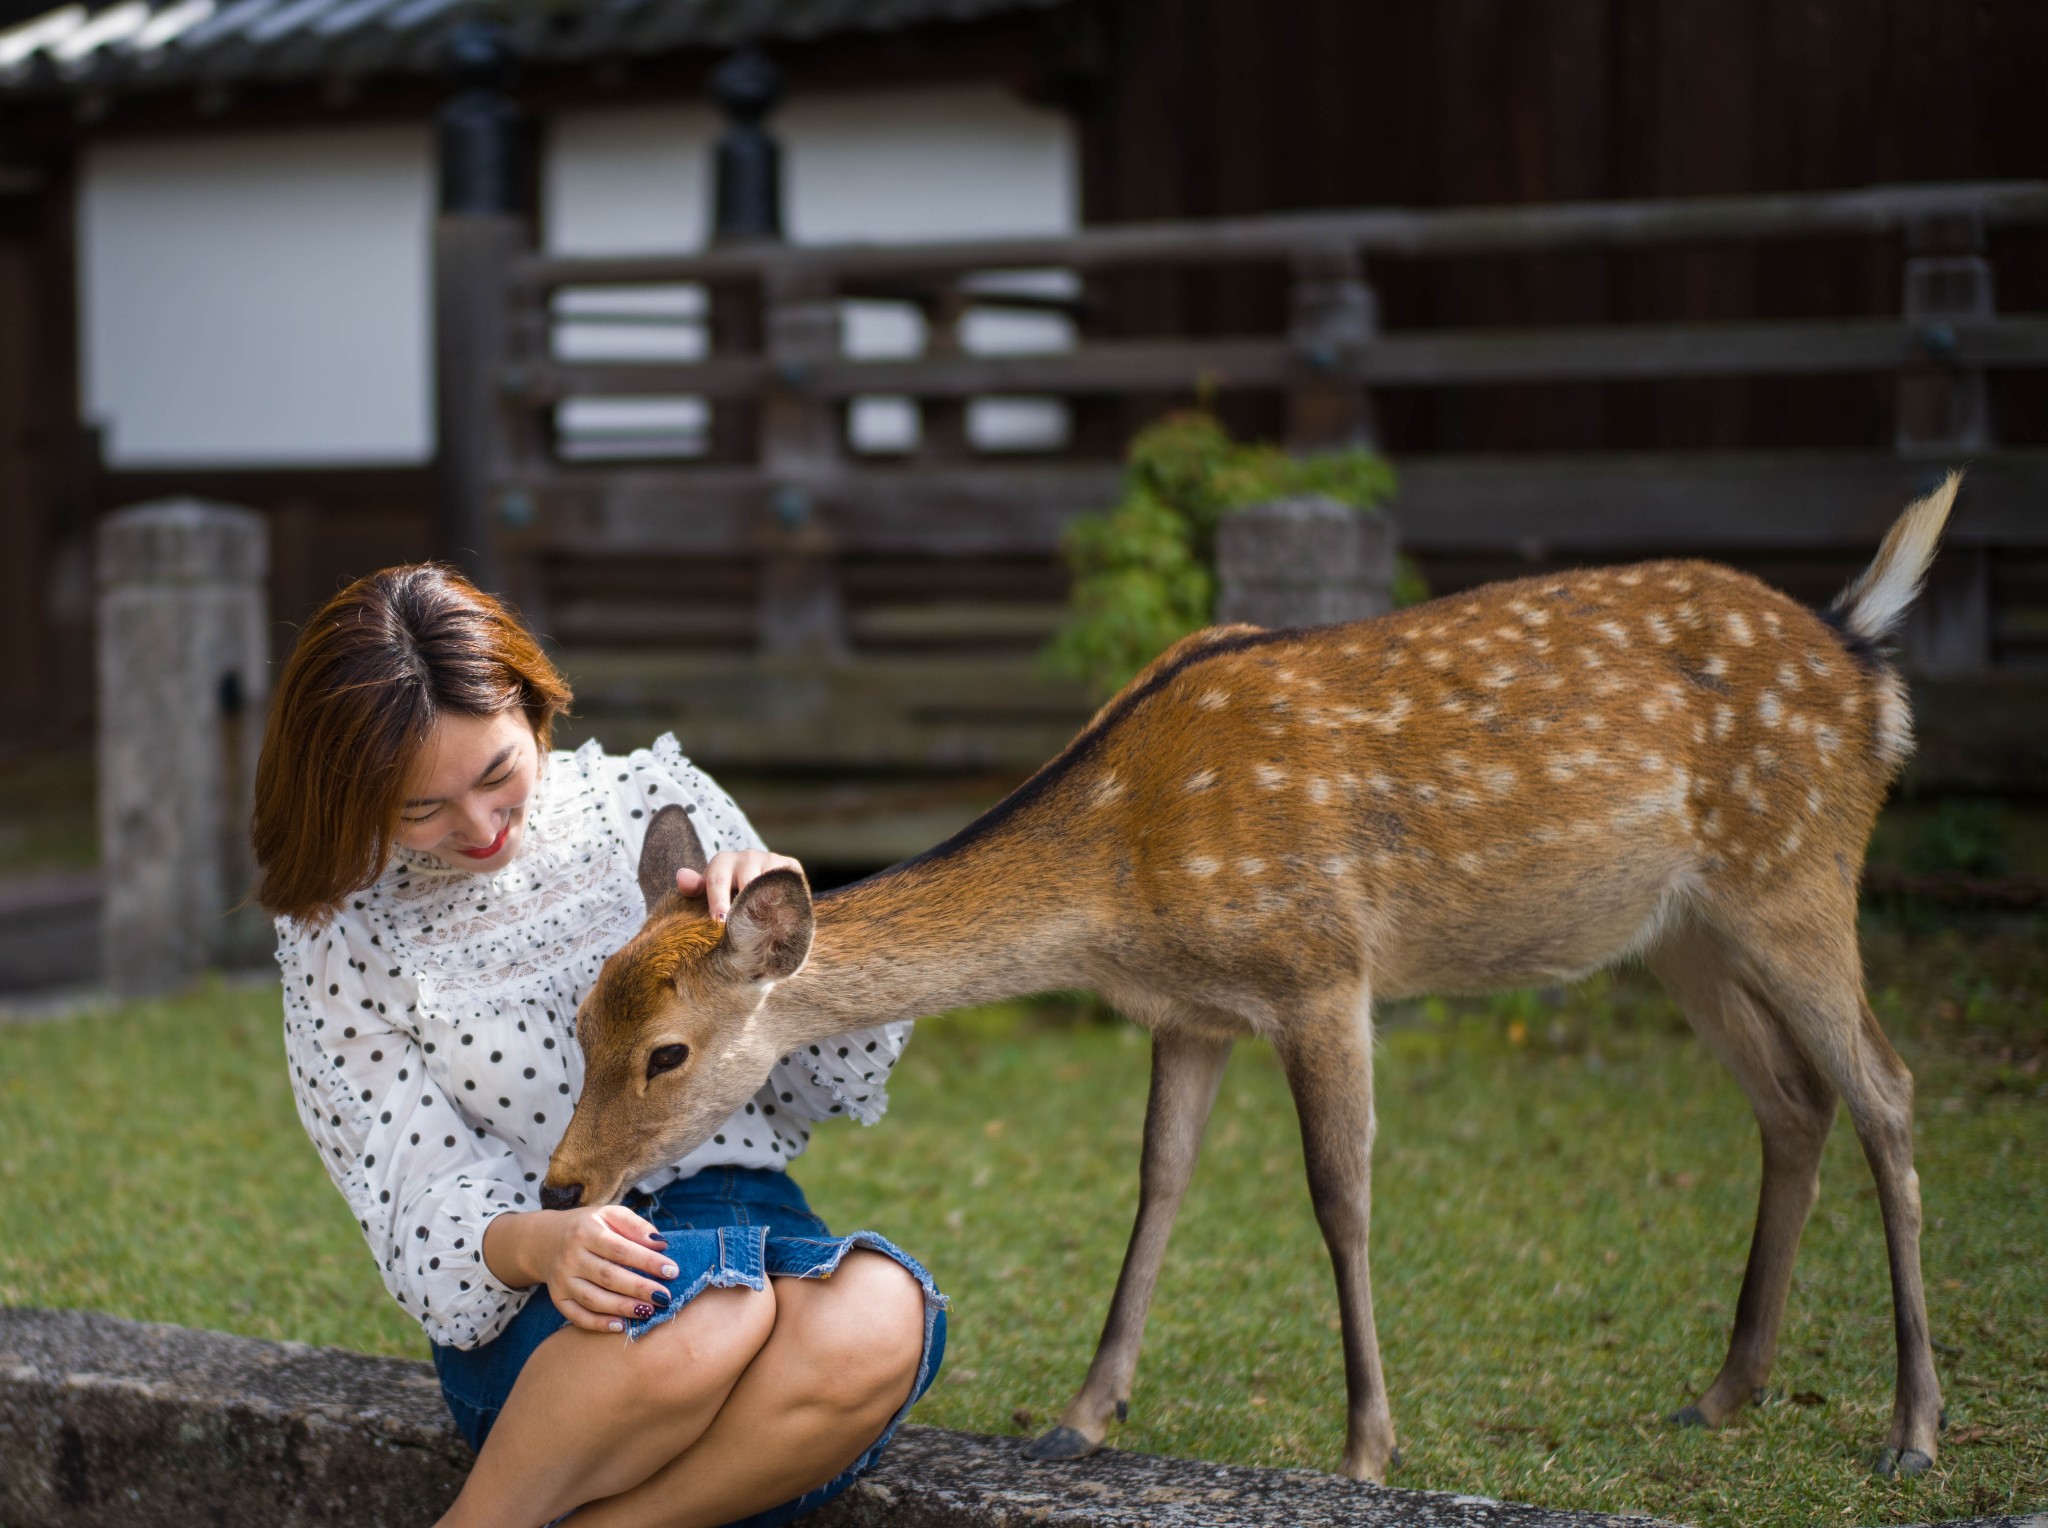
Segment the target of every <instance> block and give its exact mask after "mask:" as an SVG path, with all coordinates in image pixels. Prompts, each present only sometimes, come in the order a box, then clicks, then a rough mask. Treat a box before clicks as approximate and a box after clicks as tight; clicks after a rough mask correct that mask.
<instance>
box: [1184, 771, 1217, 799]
mask: <svg viewBox="0 0 2048 1528" xmlns="http://www.w3.org/2000/svg"><path fill="white" fill-rule="evenodd" d="M1215 783H1216V771H1215V770H1213V769H1198V770H1196V771H1195V772H1194V773H1193V774H1191V775H1189V776H1188V779H1187V786H1186V789H1187V792H1188V794H1189V795H1191V796H1192V795H1193V794H1194V793H1195V792H1196V791H1205V790H1207V789H1208V788H1209V787H1210V786H1212V785H1214V784H1215Z"/></svg>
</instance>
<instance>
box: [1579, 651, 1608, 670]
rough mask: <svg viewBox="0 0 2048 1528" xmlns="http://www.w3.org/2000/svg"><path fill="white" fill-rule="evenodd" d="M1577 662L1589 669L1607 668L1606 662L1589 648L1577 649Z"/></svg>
mask: <svg viewBox="0 0 2048 1528" xmlns="http://www.w3.org/2000/svg"><path fill="white" fill-rule="evenodd" d="M1579 662H1581V663H1583V664H1585V666H1586V667H1587V668H1589V669H1596V668H1605V667H1606V666H1607V660H1606V659H1605V658H1603V657H1601V656H1600V655H1599V654H1598V653H1596V652H1594V651H1593V649H1592V648H1590V647H1582V648H1580V649H1579Z"/></svg>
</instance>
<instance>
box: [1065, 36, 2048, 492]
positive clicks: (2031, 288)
mask: <svg viewBox="0 0 2048 1528" xmlns="http://www.w3.org/2000/svg"><path fill="white" fill-rule="evenodd" d="M1101 25H1102V27H1103V35H1102V38H1101V40H1100V43H1099V50H1100V53H1101V56H1102V58H1103V60H1104V68H1103V72H1102V76H1101V79H1100V81H1099V83H1098V85H1097V87H1096V89H1095V91H1094V93H1093V96H1092V99H1091V102H1090V105H1089V107H1088V109H1087V110H1086V112H1085V113H1084V116H1083V130H1082V164H1083V171H1082V184H1083V189H1084V215H1085V217H1086V219H1087V221H1089V222H1091V223H1110V222H1121V221H1127V220H1144V219H1157V218H1183V217H1213V216H1223V215H1230V214H1248V213H1261V212H1271V211H1279V210H1286V209H1297V208H1310V207H1357V206H1380V205H1410V206H1419V207H1429V206H1452V205H1469V204H1483V203H1517V202H1549V201H1572V200H1580V199H1594V198H1598V199H1605V198H1620V197H1645V196H1697V195H1713V194H1728V193H1741V192H1767V191H1794V190H1818V189H1832V188H1844V187H1855V186H1864V185H1870V184H1876V183H1881V182H1891V181H1924V180H1978V179H2002V178H2037V177H2040V176H2042V175H2044V174H2048V110H2044V99H2043V81H2044V80H2048V5H2043V4H2041V3H2040V0H1802V3H1799V4H1786V3H1782V0H1261V3H1257V4H1247V3H1245V0H1105V4H1104V5H1103V8H1102V11H1101ZM1902 254H1903V252H1902V251H1901V250H1900V248H1899V247H1898V244H1897V242H1896V241H1888V242H1878V241H1873V242H1869V243H1862V244H1836V245H1828V244H1819V245H1811V246H1805V247H1799V246H1782V245H1780V246H1773V247H1770V248H1767V249H1764V250H1761V251H1739V250H1732V249H1731V250H1715V251H1702V252H1681V253H1658V254H1630V255H1621V256H1603V255H1597V254H1592V255H1571V256H1553V257H1545V258H1540V259H1518V260H1495V259H1470V260H1463V261H1458V262H1454V263H1448V264H1447V263H1443V262H1434V263H1432V264H1430V265H1429V266H1428V267H1426V268H1419V267H1416V266H1412V265H1407V264H1404V263H1402V262H1383V263H1381V264H1380V265H1378V266H1376V267H1375V268H1374V270H1373V271H1372V272H1371V275H1372V277H1373V280H1374V282H1375V285H1376V286H1377V288H1378V290H1379V293H1380V298H1381V303H1382V319H1383V322H1384V323H1385V325H1386V326H1387V327H1388V328H1390V329H1392V328H1410V327H1446V326H1460V325H1489V326H1492V325H1512V324H1518V323H1542V322H1568V321H1572V320H1621V321H1627V320H1643V321H1651V320H1664V321H1672V320H1678V319H1688V318H1695V319H1702V320H1713V319H1733V318H1743V317H1772V316H1790V315H1804V316H1812V317H1826V316H1836V315H1849V314H1863V313H1896V312H1897V311H1898V310H1899V305H1900V295H1901V294H1900V281H1899V270H1900V261H1901V258H1902ZM1991 254H1992V258H1993V261H1994V264H1995V266H1996V268H1997V272H1998V278H1999V282H2000V291H1999V306H2000V308H2001V309H2006V310H2016V311H2017V310H2031V311H2036V312H2038V311H2042V310H2044V309H2048V237H2044V236H2043V235H2041V234H2038V233H2037V234H2029V235H2025V236H2019V235H2013V236H2000V237H1997V238H1995V239H1994V240H1993V243H1992V249H1991ZM1177 287H1178V290H1174V291H1162V290H1160V289H1159V288H1158V287H1157V285H1156V284H1155V285H1154V286H1153V288H1152V289H1150V290H1147V291H1126V292H1120V293H1116V294H1114V296H1115V297H1116V299H1117V307H1118V309H1119V312H1118V319H1117V322H1118V324H1119V326H1120V327H1124V328H1126V329H1130V330H1136V331H1139V332H1144V331H1146V330H1165V329H1174V328H1180V329H1183V330H1184V329H1187V328H1193V329H1195V330H1197V331H1198V332H1199V331H1200V330H1202V329H1209V330H1213V331H1216V332H1227V331H1229V330H1231V329H1244V328H1250V327H1254V326H1255V325H1256V326H1263V325H1265V324H1269V323H1271V322H1272V321H1274V319H1275V317H1276V316H1277V307H1278V303H1279V288H1278V285H1277V283H1276V282H1274V281H1271V280H1264V281H1261V280H1258V279H1245V278H1243V277H1231V278H1227V279H1222V278H1199V277H1193V276H1190V277H1187V278H1183V279H1182V280H1181V281H1180V282H1178V283H1177ZM1891 386H1892V384H1891V382H1890V380H1889V379H1876V378H1870V379H1862V378H1844V379H1836V378H1826V379H1807V378H1801V379H1796V380H1785V381H1776V382H1770V383H1762V382H1758V383H1749V382H1743V381H1727V382H1722V381H1710V382H1686V383H1672V384H1666V385H1661V386H1656V387H1628V388H1618V387H1603V386H1596V385H1589V386H1573V387H1543V388H1508V387H1502V388H1493V389H1486V390H1474V389H1464V390H1460V391H1459V392H1458V393H1457V394H1456V395H1455V396H1434V397H1433V396H1430V395H1428V394H1426V393H1425V394H1404V395H1402V396H1399V397H1391V398H1388V399H1387V400H1385V402H1384V403H1383V405H1382V425H1383V429H1384V434H1385V438H1386V441H1387V444H1388V445H1389V446H1390V447H1392V448H1393V449H1395V450H1397V451H1401V450H1408V451H1416V450H1475V449H1494V450H1517V449H1519V450H1537V449H1572V448H1584V447H1609V448H1627V447H1638V448H1652V447H1659V448H1674V447H1719V446H1748V447H1755V448H1769V447H1773V446H1815V447H1825V446H1840V447H1852V446H1866V447H1867V446H1882V445H1886V444H1888V443H1889V440H1890V437H1891V427H1892V404H1891V399H1892V392H1891ZM1995 395H1996V396H1995V406H1996V407H1997V409H1998V419H1997V424H1998V431H1999V438H2000V440H2001V441H2002V442H2003V443H2006V444H2029V443H2041V442H2043V441H2044V440H2048V378H2043V377H2041V376H2038V375H2030V376H2019V375H2008V376H2004V377H2001V378H2000V379H1999V381H1998V383H1997V384H1996V386H1995ZM1243 422H1244V423H1246V424H1247V425H1249V426H1252V427H1260V428H1264V429H1272V428H1274V422H1273V421H1267V420H1262V419H1249V420H1246V421H1243Z"/></svg>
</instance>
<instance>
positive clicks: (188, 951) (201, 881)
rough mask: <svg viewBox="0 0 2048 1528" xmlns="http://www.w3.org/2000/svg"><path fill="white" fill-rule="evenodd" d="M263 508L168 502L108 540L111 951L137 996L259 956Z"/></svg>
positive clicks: (103, 793) (148, 507)
mask: <svg viewBox="0 0 2048 1528" xmlns="http://www.w3.org/2000/svg"><path fill="white" fill-rule="evenodd" d="M268 571H269V550H268V545H267V538H266V533H265V528H264V522H263V517H262V516H261V515H258V514H256V513H254V512H253V511H250V510H246V509H234V508H230V507H228V506H227V505H223V504H206V503H201V502H199V501H198V500H194V499H168V500H164V501H163V502H160V503H155V504H143V505H139V506H137V507H135V508H133V509H124V510H122V511H121V512H120V513H118V514H115V515H113V516H110V517H109V518H108V519H107V520H106V522H105V523H104V524H103V525H102V526H101V527H100V536H99V616H98V620H99V728H100V736H99V816H100V865H101V867H102V872H103V874H104V877H105V881H106V899H105V902H104V904H103V911H102V913H101V924H100V929H101V951H102V958H103V961H104V969H105V974H106V977H107V979H108V980H109V981H110V982H112V983H113V985H114V987H115V988H116V989H117V990H118V991H121V992H124V993H139V992H151V991H161V990H163V989H164V988H166V987H171V986H175V985H176V984H177V983H179V982H180V981H182V980H183V979H184V978H186V977H187V976H189V975H191V974H192V973H193V972H195V971H199V970H202V969H204V968H205V967H207V966H210V965H218V964H221V963H223V962H224V961H231V960H240V959H244V958H247V957H248V956H249V955H251V954H253V953H254V951H253V950H251V949H249V948H248V946H249V944H250V943H251V942H252V940H260V938H261V936H262V930H261V921H262V920H261V917H260V915H257V914H250V913H247V912H244V913H243V914H241V915H239V916H237V917H232V918H231V917H230V916H229V909H230V908H231V907H233V906H234V904H236V903H237V902H239V901H241V899H242V898H243V896H244V895H245V894H246V893H247V892H248V890H249V883H250V877H251V872H252V865H251V863H250V855H249V847H248V826H249V809H250V803H251V799H252V797H251V786H252V782H253V780H254V778H255V765H256V749H257V747H258V745H259V743H260V741H261V733H262V726H263V711H264V702H265V700H266V699H267V697H268V695H269V692H270V673H269V650H268V649H269V643H268V630H267V628H268V624H269V617H268V612H267V610H266V605H265V593H264V587H265V578H266V575H267V573H268Z"/></svg>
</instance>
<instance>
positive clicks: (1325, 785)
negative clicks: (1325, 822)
mask: <svg viewBox="0 0 2048 1528" xmlns="http://www.w3.org/2000/svg"><path fill="white" fill-rule="evenodd" d="M1308 799H1309V800H1311V801H1313V802H1315V803H1316V805H1318V806H1321V805H1322V804H1323V803H1324V802H1326V801H1328V800H1329V799H1330V782H1329V781H1328V780H1321V779H1317V780H1311V781H1309V782H1308Z"/></svg>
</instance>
